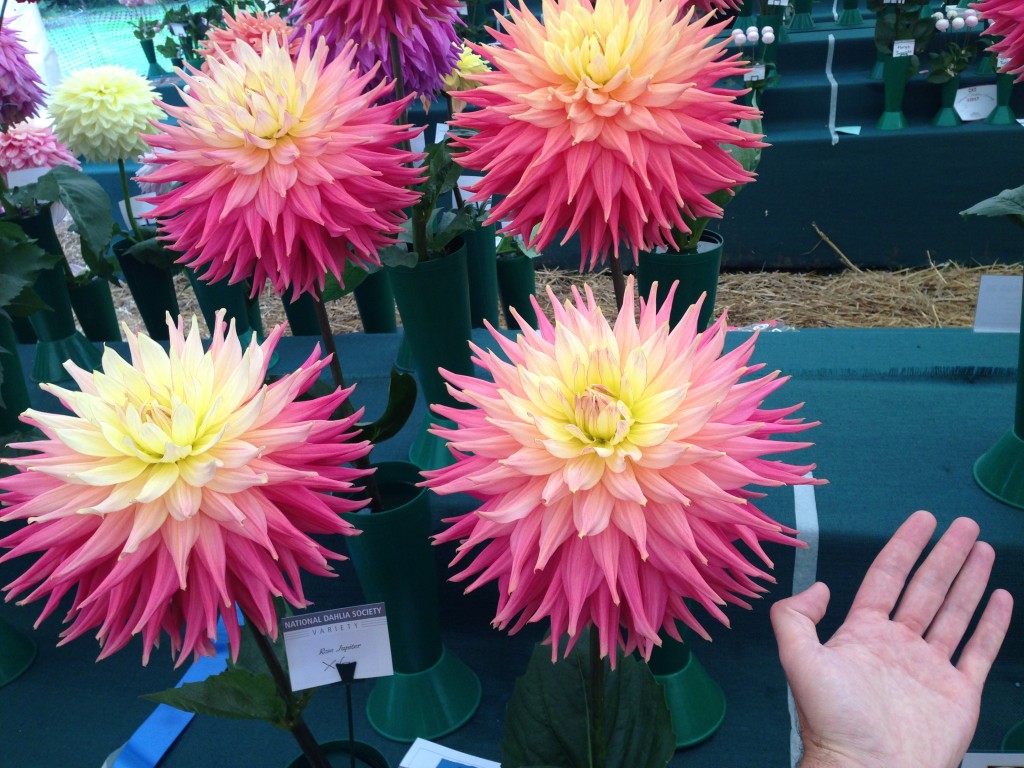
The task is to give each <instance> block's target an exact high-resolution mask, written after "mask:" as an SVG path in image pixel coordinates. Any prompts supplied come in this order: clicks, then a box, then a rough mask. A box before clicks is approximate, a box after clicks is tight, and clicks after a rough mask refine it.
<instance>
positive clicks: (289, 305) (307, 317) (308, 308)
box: [281, 288, 320, 336]
mask: <svg viewBox="0 0 1024 768" xmlns="http://www.w3.org/2000/svg"><path fill="white" fill-rule="evenodd" d="M292 296H293V294H292V289H291V288H289V289H288V290H287V291H285V292H284V294H282V296H281V303H282V304H283V305H284V314H285V317H287V318H288V330H290V331H291V332H292V336H319V335H320V321H319V320H317V316H316V299H314V298H313V297H312V296H311V295H310V294H308V293H304V294H302V295H301V296H299V297H298V298H297V299H295V300H294V301H292Z"/></svg>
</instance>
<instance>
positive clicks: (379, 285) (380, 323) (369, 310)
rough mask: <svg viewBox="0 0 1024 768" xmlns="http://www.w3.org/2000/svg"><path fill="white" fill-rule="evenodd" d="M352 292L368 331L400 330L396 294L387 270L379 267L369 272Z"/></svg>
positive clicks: (386, 331)
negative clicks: (396, 315)
mask: <svg viewBox="0 0 1024 768" xmlns="http://www.w3.org/2000/svg"><path fill="white" fill-rule="evenodd" d="M352 294H353V295H354V296H355V299H356V309H358V310H359V319H360V320H362V322H363V330H364V331H365V332H366V333H394V332H395V331H396V330H398V324H397V323H396V322H395V296H394V293H393V292H392V290H391V281H390V279H389V278H388V273H387V272H386V271H385V270H383V269H378V270H377V271H376V272H370V273H369V274H367V276H366V278H365V279H364V280H363V282H361V283H360V284H359V285H358V286H356V289H355V290H354V291H353V292H352Z"/></svg>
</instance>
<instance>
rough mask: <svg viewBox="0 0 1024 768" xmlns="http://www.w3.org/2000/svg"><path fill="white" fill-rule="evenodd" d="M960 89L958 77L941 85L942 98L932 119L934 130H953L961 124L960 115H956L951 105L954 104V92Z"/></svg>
mask: <svg viewBox="0 0 1024 768" xmlns="http://www.w3.org/2000/svg"><path fill="white" fill-rule="evenodd" d="M958 88H960V76H959V75H957V76H956V77H954V78H952V79H951V80H947V81H946V82H944V83H943V84H942V96H941V101H940V102H939V111H938V112H936V113H935V117H933V118H932V125H934V126H935V127H936V128H955V127H956V126H958V125H960V124H961V120H960V115H958V114H957V113H956V108H955V107H954V106H953V104H954V103H955V102H956V92H957V89H958Z"/></svg>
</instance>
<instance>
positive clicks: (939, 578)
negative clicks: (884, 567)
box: [893, 517, 981, 634]
mask: <svg viewBox="0 0 1024 768" xmlns="http://www.w3.org/2000/svg"><path fill="white" fill-rule="evenodd" d="M980 532H981V529H980V528H978V524H977V523H976V522H974V521H973V520H971V519H969V518H966V517H961V518H957V519H956V520H954V521H953V523H952V525H950V526H949V528H948V529H947V530H946V532H945V533H944V534H942V538H941V539H939V542H938V544H936V545H935V547H934V548H933V549H932V551H931V552H929V553H928V557H927V558H925V561H924V562H923V563H922V564H921V567H920V568H918V569H917V572H916V573H915V574H914V578H913V579H911V580H910V584H909V585H908V586H907V589H906V592H904V594H903V597H902V598H900V605H899V608H897V609H896V613H895V614H894V615H893V619H894V620H895V621H898V622H901V623H902V624H905V625H906V626H908V627H909V628H910V629H911V631H913V632H914V633H916V634H924V631H925V630H926V629H928V625H929V624H931V623H932V619H934V618H935V614H936V613H938V610H939V608H941V607H942V604H943V602H945V600H946V595H947V593H948V592H949V587H950V585H951V584H952V583H953V579H955V578H956V576H957V574H958V573H960V569H961V568H962V567H963V565H964V563H965V562H966V560H967V556H968V555H969V554H970V552H971V550H972V548H973V547H974V543H975V542H976V541H977V540H978V534H979V533H980Z"/></svg>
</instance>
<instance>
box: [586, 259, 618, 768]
mask: <svg viewBox="0 0 1024 768" xmlns="http://www.w3.org/2000/svg"><path fill="white" fill-rule="evenodd" d="M613 261H618V259H613ZM619 271H620V272H621V268H620V270H619ZM621 303H622V302H621V301H620V302H619V304H620V306H621ZM589 693H590V696H589V699H590V700H589V702H588V705H589V709H590V765H591V768H606V766H607V764H608V757H607V755H606V754H605V743H604V659H602V658H601V633H600V632H598V631H597V627H591V628H590V692H589Z"/></svg>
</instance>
